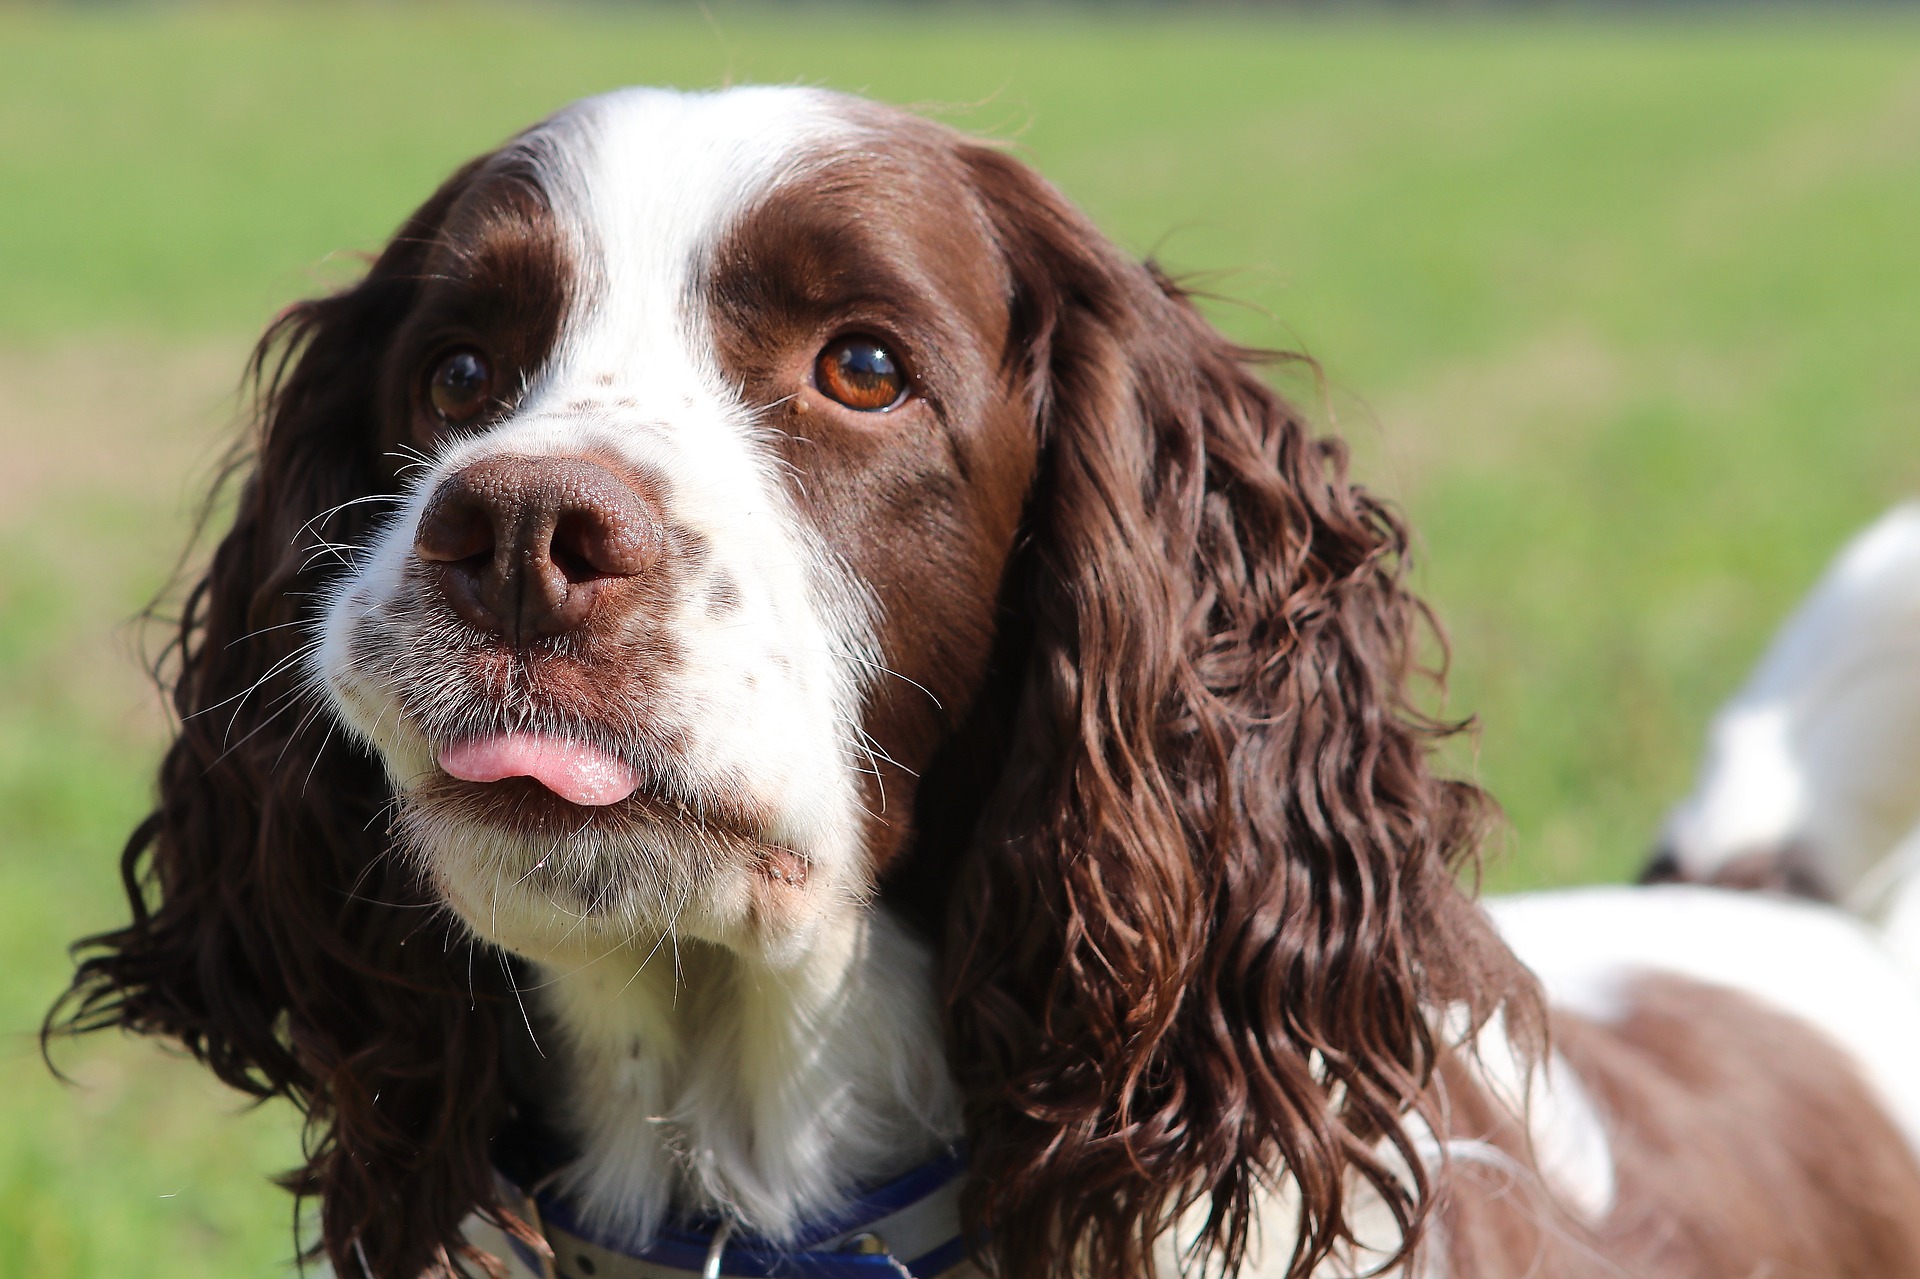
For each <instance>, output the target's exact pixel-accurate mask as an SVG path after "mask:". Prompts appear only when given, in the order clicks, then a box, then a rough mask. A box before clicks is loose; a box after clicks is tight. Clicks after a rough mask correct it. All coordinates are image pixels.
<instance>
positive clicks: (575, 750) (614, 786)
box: [439, 731, 643, 808]
mask: <svg viewBox="0 0 1920 1279" xmlns="http://www.w3.org/2000/svg"><path fill="white" fill-rule="evenodd" d="M439 764H440V767H441V769H442V770H443V771H444V772H445V773H446V774H447V775H448V776H449V777H454V778H457V779H459V780H460V781H463V782H477V783H481V784H490V783H493V782H500V781H505V780H506V779H508V778H511V777H528V778H532V779H533V780H534V781H536V782H538V783H539V784H540V785H541V786H544V787H545V788H546V789H547V790H549V791H551V792H552V793H553V794H554V795H557V796H558V797H559V798H561V799H563V800H565V801H566V802H567V803H569V804H576V805H579V806H580V807H582V808H605V807H606V806H608V805H610V804H618V803H619V802H620V801H621V800H623V799H627V798H629V797H630V796H632V794H633V793H634V792H635V791H637V790H639V789H640V783H641V781H642V780H643V779H642V777H641V774H640V770H639V769H637V768H635V767H634V766H633V765H632V764H630V763H628V762H627V761H626V760H624V759H622V758H620V757H619V756H618V755H616V754H614V753H613V752H612V751H609V750H607V749H606V748H605V747H602V746H599V745H597V744H595V743H593V742H590V741H585V740H581V739H577V738H568V737H554V736H550V735H547V734H544V733H529V732H518V731H509V732H502V733H488V734H485V735H483V736H479V737H463V738H459V739H457V740H455V741H452V742H448V743H447V744H446V745H445V746H442V747H441V748H440V752H439Z"/></svg>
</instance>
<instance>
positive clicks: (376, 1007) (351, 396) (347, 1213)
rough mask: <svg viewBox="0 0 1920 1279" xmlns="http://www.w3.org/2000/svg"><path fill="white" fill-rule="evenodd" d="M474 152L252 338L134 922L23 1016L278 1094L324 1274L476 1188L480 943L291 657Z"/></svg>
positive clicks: (438, 1225) (484, 960) (374, 516)
mask: <svg viewBox="0 0 1920 1279" xmlns="http://www.w3.org/2000/svg"><path fill="white" fill-rule="evenodd" d="M476 164H477V162H476ZM474 168H475V166H469V167H468V168H467V169H464V170H462V171H461V172H460V173H459V174H456V175H455V177H454V178H453V179H451V180H450V181H449V182H448V183H447V184H446V185H445V186H444V187H443V188H442V189H441V190H440V191H439V192H438V193H437V194H436V195H435V196H434V197H433V199H432V200H430V201H429V202H428V203H427V204H426V205H425V206H424V207H422V208H421V209H420V211H419V212H418V213H416V214H415V215H414V216H413V217H412V218H411V219H410V220H409V221H408V222H407V224H406V225H405V226H404V227H402V229H401V230H400V232H399V234H398V235H397V236H396V237H395V239H394V240H393V242H392V243H391V244H390V245H389V246H388V247H387V249H386V250H385V251H384V252H383V253H382V254H381V255H380V257H379V258H378V260H377V261H376V262H375V263H374V265H373V267H372V269H371V270H370V272H369V273H368V275H367V276H366V278H365V279H364V280H363V281H362V282H361V283H359V284H357V285H355V286H353V287H351V288H348V289H346V290H344V291H342V292H340V293H337V294H335V295H333V296H330V297H326V298H321V299H318V300H314V301H310V302H305V303H301V304H299V305H297V306H294V307H292V308H291V309H289V310H288V311H287V312H286V313H285V314H283V315H282V316H281V317H280V318H279V319H278V320H277V321H276V322H275V323H274V325H273V326H272V327H271V328H270V329H269V330H268V332H267V334H266V335H265V337H263V338H262V340H261V342H260V344H259V346H258V348H257V349H256V353H255V357H254V366H253V367H254V372H255V374H256V383H257V386H258V399H259V406H260V408H259V414H258V424H257V429H256V432H255V435H254V438H253V439H252V440H251V441H249V444H250V448H249V449H248V453H247V456H246V457H244V458H242V459H241V460H240V461H239V462H237V463H236V464H235V465H234V466H233V467H232V468H231V472H230V478H232V479H234V480H236V481H237V482H238V493H237V501H236V503H235V506H234V509H233V517H232V525H231V527H230V528H229V529H228V530H227V532H226V534H225V536H224V537H222V538H221V539H220V541H219V543H218V545H217V547H216V549H215V551H214V553H213V557H212V560H211V563H210V565H209V567H208V568H207V569H206V571H205V574H204V575H203V576H202V577H200V579H199V580H198V582H197V583H195V584H194V586H193V587H192V589H191V591H190V592H189V593H188V595H187V597H186V600H185V604H184V607H183V609H182V611H181V614H180V617H179V620H178V623H177V627H176V629H175V630H174V633H173V635H172V640H171V643H170V645H169V651H168V654H167V657H166V658H165V659H163V664H162V665H163V667H164V668H165V674H164V675H163V676H162V679H163V683H170V684H171V689H172V700H173V705H174V708H175V710H176V711H177V713H178V715H179V720H180V723H179V730H178V735H177V736H176V737H175V739H174V742H173V744H172V746H171V747H170V748H169V750H168V751H167V754H166V757H165V760H164V762H163V763H162V765H161V769H160V784H159V803H158V806H157V808H156V809H155V811H154V812H153V813H152V815H151V816H149V817H148V818H147V819H146V820H145V821H144V822H142V823H141V824H140V826H139V828H138V829H137V830H136V831H135V832H134V833H133V836H132V838H131V840H130V841H129V842H128V844H127V847H126V851H125V853H124V854H123V857H122V863H121V870H122V878H123V881H124V884H125V888H126V893H127V898H128V901H129V903H130V905H131V907H132V911H133V921H132V923H130V924H129V925H127V926H126V927H124V928H121V929H118V930H116V931H113V932H109V933H104V934H101V935H100V936H97V937H93V938H89V939H87V940H85V941H83V942H81V943H80V944H79V946H77V947H76V951H77V953H79V955H80V956H81V962H80V964H79V968H78V971H77V973H76V975H75V977H74V980H73V984H72V987H71V989H70V990H69V991H68V992H67V995H66V996H65V998H64V999H63V1000H62V1002H61V1004H60V1005H59V1006H57V1007H56V1008H55V1010H54V1011H53V1013H52V1014H50V1016H49V1019H48V1027H49V1029H50V1030H61V1029H74V1030H90V1029H96V1028H100V1027H104V1026H110V1025H119V1026H124V1027H127V1028H130V1029H132V1030H135V1031H139V1032H141V1033H145V1034H156V1035H164V1036H167V1037H169V1038H172V1039H174V1040H177V1041H178V1042H179V1043H181V1044H183V1045H185V1046H186V1047H187V1048H188V1049H189V1050H190V1051H191V1052H192V1053H193V1054H194V1055H195V1056H196V1057H198V1058H200V1059H201V1060H202V1061H204V1062H205V1063H206V1064H207V1065H208V1066H209V1067H211V1068H212V1069H213V1071H214V1072H215V1073H216V1074H217V1075H218V1076H219V1077H220V1078H221V1079H223V1080H224V1081H226V1082H227V1083H228V1084H230V1085H232V1086H234V1087H236V1088H239V1089H242V1090H244V1091H246V1092H249V1093H252V1094H254V1095H256V1096H260V1097H269V1096H276V1095H277V1096H284V1097H287V1098H290V1099H291V1100H292V1101H293V1102H294V1103H295V1104H296V1105H298V1106H299V1107H300V1108H301V1109H302V1111H303V1112H304V1113H305V1115H306V1117H307V1139H306V1151H307V1156H308V1161H307V1164H306V1166H305V1167H304V1168H302V1169H300V1170H298V1171H297V1172H295V1173H292V1174H290V1175H289V1177H288V1179H287V1182H288V1185H289V1186H290V1187H291V1188H293V1189H295V1190H296V1191H298V1192H300V1193H303V1194H317V1195H318V1196H319V1197H320V1199H321V1204H322V1207H321V1222H322V1232H323V1244H324V1247H325V1250H326V1251H327V1253H328V1254H329V1255H330V1257H331V1260H332V1262H333V1264H334V1267H335V1269H336V1271H337V1272H338V1273H340V1274H343V1275H346V1274H360V1273H362V1270H363V1268H365V1269H368V1270H370V1271H371V1272H372V1273H374V1274H381V1275H405V1276H413V1275H419V1274H423V1273H432V1272H434V1270H435V1268H436V1267H438V1268H440V1269H443V1270H448V1271H450V1269H451V1266H452V1262H451V1260H450V1258H451V1256H453V1255H455V1254H456V1252H457V1249H458V1244H457V1236H458V1225H459V1222H460V1220H461V1218H463V1217H464V1216H465V1215H466V1213H467V1212H468V1211H469V1210H470V1209H471V1208H472V1207H474V1206H476V1205H479V1206H483V1207H491V1206H493V1200H494V1195H495V1192H494V1188H493V1182H492V1179H491V1175H490V1173H489V1172H488V1171H487V1169H488V1164H487V1158H486V1149H485V1142H486V1140H487V1138H488V1136H489V1134H490V1133H491V1132H492V1131H493V1129H494V1128H495V1127H496V1126H497V1124H498V1122H499V1119H500V1116H501V1112H502V1108H503V1105H504V1101H503V1091H502V1089H501V1087H500V1083H499V1080H498V1078H497V1073H496V1072H497V1066H496V1063H497V1060H498V1056H499V1053H498V1047H499V1046H498V1044H497V1042H496V1039H497V1031H496V1029H495V1027H496V1021H495V1019H494V1017H493V1015H492V1008H491V1007H490V1006H489V1005H490V1004H491V1002H492V999H493V995H494V992H495V991H496V990H497V988H498V985H499V977H500V973H499V968H498V966H497V962H496V961H495V960H494V959H492V958H490V957H481V958H480V959H479V960H478V961H477V962H476V960H475V957H474V956H473V955H472V954H470V953H469V952H470V951H471V949H472V946H473V944H472V943H471V942H469V941H468V940H466V938H465V936H464V934H462V933H460V932H458V931H457V930H454V929H452V928H451V927H450V925H449V924H448V922H447V921H446V920H445V919H444V918H443V917H440V916H438V915H437V914H436V909H435V907H434V905H433V902H432V900H431V898H430V897H429V895H428V894H427V893H426V892H425V891H424V889H423V886H422V885H421V884H420V883H419V882H418V881H417V878H416V876H415V875H414V874H413V873H412V872H411V870H410V868H409V867H408V866H406V865H405V864H404V863H403V861H401V860H400V859H397V858H395V857H392V856H391V855H390V854H389V840H388V835H387V820H388V813H387V806H388V802H389V791H388V787H387V784H386V781H385V779H384V777H383V776H382V775H381V773H380V771H379V768H378V766H377V765H376V764H375V763H373V762H372V761H371V760H370V759H368V758H367V757H366V756H365V755H363V754H362V753H361V752H359V751H358V750H356V749H355V748H354V747H353V746H352V745H351V744H349V743H348V742H346V741H345V740H343V739H342V738H341V737H340V736H339V735H338V734H335V733H333V732H332V731H331V729H330V726H329V722H328V720H327V716H326V712H325V711H324V709H323V708H322V706H321V703H320V700H319V697H318V695H317V693H316V692H315V690H314V689H313V688H312V687H311V685H310V683H309V681H310V678H311V676H310V672H309V670H308V668H307V666H306V664H305V657H306V651H307V646H308V645H310V644H311V643H312V642H313V632H314V620H315V616H316V612H317V610H318V608H319V598H320V596H321V595H322V594H323V593H324V592H325V591H326V589H327V586H328V584H329V582H330V581H331V580H332V578H333V577H334V575H335V574H337V573H338V572H339V571H340V570H341V568H342V566H343V565H344V563H345V562H346V557H347V556H349V555H350V554H351V553H352V552H351V548H353V547H356V546H361V545H364V544H365V543H366V542H367V540H368V536H369V531H370V530H371V529H372V527H373V526H374V525H375V524H376V522H377V521H378V519H379V518H380V515H381V513H382V511H383V509H384V504H382V503H380V502H379V501H377V500H374V499H376V498H377V495H379V494H381V493H382V492H383V491H387V490H389V489H390V487H391V484H392V481H391V479H390V478H388V477H389V476H390V473H391V467H390V466H388V465H386V464H385V463H384V462H383V460H382V458H381V456H380V455H381V452H382V446H381V444H380V443H379V438H380V432H379V430H378V429H377V426H376V424H377V423H378V422H379V421H380V419H381V412H382V406H381V404H380V402H379V401H380V398H381V394H382V392H381V390H380V378H381V369H382V365H383V363H384V361H383V355H384V353H385V351H386V348H387V347H388V345H389V344H390V343H391V341H392V339H393V336H394V334H395V332H396V329H397V328H398V326H399V325H400V324H401V323H402V321H403V318H404V317H405V316H406V315H407V313H408V311H409V309H410V308H411V307H412V305H413V303H414V300H415V298H416V296H417V292H418V290H419V288H420V279H421V275H422V271H423V266H424V264H425V263H426V261H427V259H428V256H429V253H430V251H431V247H432V245H433V242H434V239H435V236H436V235H437V234H438V232H439V229H440V226H441V223H442V220H443V219H444V217H445V215H446V213H447V211H448V209H449V208H450V207H451V206H452V205H453V203H454V201H455V200H456V199H457V198H458V196H459V195H460V193H461V191H462V190H463V189H464V188H465V187H466V185H467V183H468V182H469V180H470V178H471V175H472V173H473V172H474ZM218 509H221V508H220V507H219V505H218V503H215V504H214V505H213V506H212V507H210V510H218Z"/></svg>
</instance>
